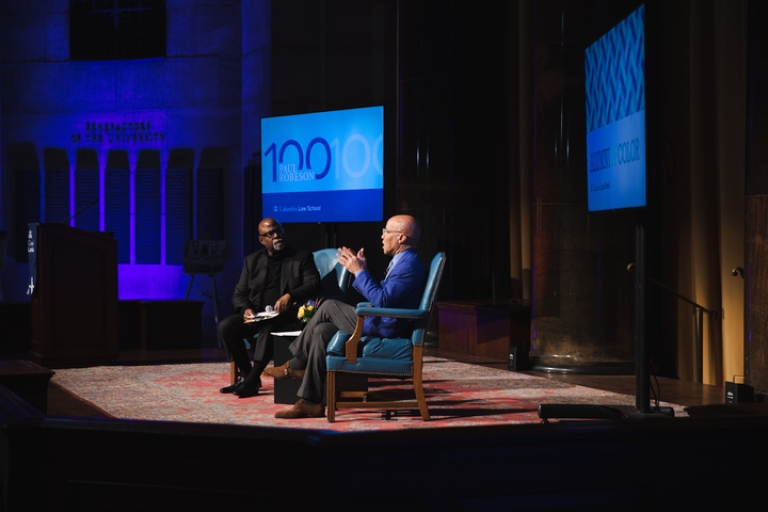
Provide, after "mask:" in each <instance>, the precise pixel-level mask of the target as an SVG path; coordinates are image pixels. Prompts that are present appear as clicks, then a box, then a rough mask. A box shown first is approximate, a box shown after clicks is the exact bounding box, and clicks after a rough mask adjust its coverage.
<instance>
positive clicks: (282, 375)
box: [262, 361, 304, 380]
mask: <svg viewBox="0 0 768 512" xmlns="http://www.w3.org/2000/svg"><path fill="white" fill-rule="evenodd" d="M289 362H290V361H289ZM289 362H286V363H285V364H282V365H280V366H270V367H268V368H264V372H263V373H262V375H266V376H268V377H272V378H275V379H296V380H301V379H303V378H304V370H293V369H291V368H289V367H288V364H289Z"/></svg>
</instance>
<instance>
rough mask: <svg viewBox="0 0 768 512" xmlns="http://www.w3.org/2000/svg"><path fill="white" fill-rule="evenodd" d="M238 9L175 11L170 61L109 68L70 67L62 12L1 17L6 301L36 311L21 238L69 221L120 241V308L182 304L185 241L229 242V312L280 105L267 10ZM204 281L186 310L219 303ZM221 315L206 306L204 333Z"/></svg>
mask: <svg viewBox="0 0 768 512" xmlns="http://www.w3.org/2000/svg"><path fill="white" fill-rule="evenodd" d="M242 4H244V5H241V2H215V3H213V4H211V3H206V4H199V5H198V4H197V3H195V2H182V1H174V0H169V1H168V4H167V5H168V14H167V15H168V40H167V57H166V58H162V59H150V60H142V61H109V62H74V61H70V60H69V54H68V32H67V31H68V27H67V13H66V12H62V10H61V7H60V6H61V2H58V1H54V0H49V1H39V2H35V3H34V5H33V6H29V5H27V4H26V3H18V5H14V6H4V7H3V8H2V11H0V20H1V21H2V25H0V26H1V27H2V29H0V30H2V31H1V32H0V36H2V37H1V38H0V41H2V65H1V67H0V98H2V102H1V103H2V116H1V117H0V122H1V123H2V124H1V126H2V132H1V134H2V137H1V146H0V149H1V151H2V154H1V155H0V157H1V158H0V170H2V181H1V182H0V191H1V192H2V194H0V208H1V212H2V217H1V218H0V229H3V230H7V231H8V232H9V238H10V240H9V245H8V254H7V258H6V265H5V271H4V273H3V284H4V286H3V291H4V299H5V300H18V301H23V300H28V298H27V297H26V289H27V282H28V273H29V271H28V265H27V264H26V250H25V246H26V244H25V236H26V231H25V229H24V226H26V225H27V223H29V222H68V223H69V224H70V225H72V226H75V227H77V228H82V229H86V230H98V231H107V232H110V233H112V234H113V235H114V236H115V238H117V240H118V253H119V254H118V257H119V269H118V274H119V297H120V299H173V298H184V296H185V294H186V292H187V287H188V284H189V280H190V278H189V276H188V275H185V274H184V273H183V267H182V263H183V250H184V243H185V242H186V241H187V240H190V239H195V238H209V239H225V240H227V252H228V254H229V255H230V258H229V260H228V263H227V265H226V267H225V271H224V274H223V275H221V276H217V280H218V281H219V282H220V283H221V284H220V285H219V290H220V291H219V294H220V297H219V300H220V302H221V303H222V304H226V305H229V302H230V301H229V298H230V296H231V289H232V286H233V285H234V283H235V282H236V280H237V277H238V275H239V272H240V264H241V263H242V257H243V242H242V238H243V237H242V231H243V208H244V206H243V203H244V198H243V195H244V194H243V179H244V176H243V168H244V167H245V166H247V165H248V158H251V155H252V154H253V153H254V152H257V151H258V149H259V148H258V140H259V137H258V133H254V131H257V128H252V127H257V126H258V120H259V118H260V117H262V116H263V115H268V114H269V113H270V112H269V105H270V97H269V95H270V93H271V90H270V87H269V86H268V85H267V84H269V83H270V82H271V80H270V77H269V76H268V70H269V62H270V57H269V55H270V49H269V44H270V34H269V30H270V29H269V27H270V25H269V19H270V16H269V11H270V7H269V6H270V2H269V1H268V0H263V1H255V2H242ZM243 27H248V30H247V31H244V30H243ZM243 155H246V157H243ZM248 250H250V248H248ZM195 283H196V288H200V290H197V289H195V290H193V293H195V296H194V297H190V298H197V299H201V297H200V295H199V294H197V291H200V293H204V294H206V295H208V296H209V298H210V293H211V289H210V283H209V280H208V279H207V278H206V279H205V280H203V279H200V280H196V281H195ZM201 300H207V299H205V298H202V299H201ZM208 302H210V301H208ZM228 309H229V308H227V310H226V311H225V313H227V312H228ZM211 315H212V312H211V311H210V304H208V303H207V304H206V306H205V307H204V325H206V324H210V325H213V321H212V320H211V322H207V321H206V319H205V317H206V316H211Z"/></svg>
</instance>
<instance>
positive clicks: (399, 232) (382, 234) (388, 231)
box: [381, 228, 403, 236]
mask: <svg viewBox="0 0 768 512" xmlns="http://www.w3.org/2000/svg"><path fill="white" fill-rule="evenodd" d="M393 233H398V234H401V235H402V234H403V232H402V231H391V230H389V229H387V228H381V236H384V235H391V234H393Z"/></svg>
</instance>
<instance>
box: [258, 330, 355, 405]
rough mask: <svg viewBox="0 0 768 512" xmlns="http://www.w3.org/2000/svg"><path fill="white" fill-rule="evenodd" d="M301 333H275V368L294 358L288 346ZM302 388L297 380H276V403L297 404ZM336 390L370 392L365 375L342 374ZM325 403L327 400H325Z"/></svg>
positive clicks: (273, 336)
mask: <svg viewBox="0 0 768 512" xmlns="http://www.w3.org/2000/svg"><path fill="white" fill-rule="evenodd" d="M299 332H300V331H291V332H273V333H272V339H273V342H274V350H273V354H272V358H273V359H274V361H275V366H280V365H281V364H284V363H285V362H286V361H289V360H290V359H291V358H293V354H291V351H290V350H289V349H288V346H289V345H290V344H291V342H292V341H293V340H295V339H296V337H297V336H298V335H299ZM300 387H301V381H300V380H296V379H275V403H276V404H291V405H293V404H295V403H296V402H297V401H298V400H299V397H298V396H296V393H298V392H299V388H300ZM336 389H337V390H339V391H360V392H366V391H368V378H367V377H366V376H364V375H348V374H341V375H339V376H338V377H337V382H336ZM323 402H325V399H323Z"/></svg>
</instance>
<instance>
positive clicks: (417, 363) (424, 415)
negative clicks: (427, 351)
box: [413, 346, 429, 421]
mask: <svg viewBox="0 0 768 512" xmlns="http://www.w3.org/2000/svg"><path fill="white" fill-rule="evenodd" d="M422 351H423V349H422V347H421V346H417V347H414V354H413V361H414V366H413V392H414V393H415V394H416V401H417V402H418V404H419V411H420V412H421V419H423V420H424V421H429V409H427V399H426V397H425V396H424V378H423V374H422V370H423V369H424V359H423V354H422Z"/></svg>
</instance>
